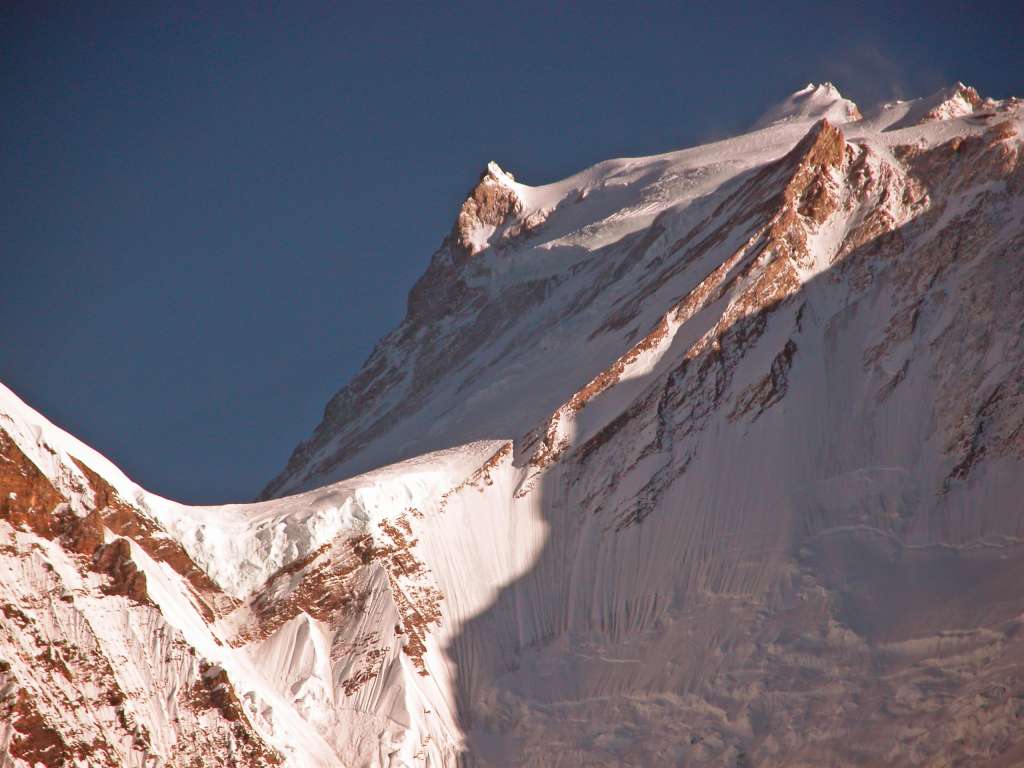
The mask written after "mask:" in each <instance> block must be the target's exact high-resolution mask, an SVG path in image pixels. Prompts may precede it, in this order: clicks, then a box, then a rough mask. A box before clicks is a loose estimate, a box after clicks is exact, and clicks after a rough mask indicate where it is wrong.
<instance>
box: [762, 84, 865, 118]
mask: <svg viewBox="0 0 1024 768" xmlns="http://www.w3.org/2000/svg"><path fill="white" fill-rule="evenodd" d="M823 117H827V118H829V119H830V120H831V121H832V122H833V123H849V122H852V121H855V120H860V119H861V114H860V110H859V109H858V108H857V105H856V104H854V103H853V102H852V101H850V100H849V99H846V98H843V95H842V94H841V93H840V92H839V89H838V88H836V86H835V85H833V84H832V83H830V82H824V83H820V84H819V83H808V84H807V85H805V86H804V87H803V88H801V89H800V90H799V91H796V92H795V93H792V94H790V95H789V97H787V98H786V99H785V100H783V101H782V102H780V103H779V104H776V105H775V106H774V107H772V108H771V109H769V110H768V111H767V112H765V113H764V114H763V115H762V116H761V118H760V119H759V120H758V121H757V122H756V123H755V124H754V127H755V128H768V127H770V126H773V125H778V124H780V123H791V122H802V121H805V120H818V119H821V118H823Z"/></svg>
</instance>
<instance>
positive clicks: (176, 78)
mask: <svg viewBox="0 0 1024 768" xmlns="http://www.w3.org/2000/svg"><path fill="white" fill-rule="evenodd" d="M86 6H89V7H86ZM413 6H414V4H412V3H405V4H400V5H387V4H383V3H366V4H359V5H356V4H348V3H330V4H326V3H325V4H319V3H309V2H294V3H273V4H272V3H245V4H237V5H234V4H232V3H230V2H218V3H210V2H203V3H196V4H192V3H189V2H174V3H167V2H159V3H144V2H132V3H121V4H118V3H103V2H94V3H77V2H73V3H63V4H62V3H49V2H43V1H42V0H32V1H31V2H27V3H17V2H6V3H4V4H3V8H2V9H0V36H2V39H0V61H2V63H0V96H2V99H3V102H2V109H3V115H2V119H0V180H2V181H0V183H2V185H3V193H4V194H3V201H2V202H3V205H2V206H0V236H2V240H0V260H2V261H0V264H2V273H0V274H2V281H0V290H2V294H0V380H3V381H4V382H5V383H6V384H7V385H8V386H10V387H11V388H13V389H14V390H15V392H17V393H18V394H19V395H21V396H22V397H23V398H24V399H26V400H27V401H28V402H29V404H31V405H32V406H34V407H36V408H37V409H39V410H40V411H42V412H43V413H44V414H45V415H47V416H48V417H49V418H50V419H51V420H53V421H55V422H56V423H57V424H59V425H61V426H63V427H64V428H66V429H68V430H69V431H71V432H72V433H74V434H75V435H76V436H78V437H79V438H81V439H83V440H85V441H86V442H88V443H90V444H92V445H93V446H94V447H96V448H97V449H99V450H100V451H101V452H103V453H104V454H106V455H107V456H108V457H110V458H111V459H112V460H113V461H115V462H116V463H118V464H119V465H120V466H121V467H122V468H123V469H124V470H125V471H126V472H128V474H129V475H131V476H132V477H134V478H135V479H136V480H137V481H139V482H140V483H142V484H143V485H145V486H146V487H148V488H150V489H151V490H154V491H156V492H158V493H162V494H164V495H168V496H171V497H173V498H177V499H181V500H184V501H192V502H211V503H212V502H217V501H223V500H229V499H232V500H243V499H248V498H251V497H253V496H254V495H255V494H256V493H258V491H259V490H260V489H261V488H262V486H263V484H264V483H265V482H266V481H267V480H269V479H270V478H271V477H272V476H273V475H274V474H275V473H276V472H277V471H278V470H279V469H280V467H281V466H282V465H283V464H284V462H285V460H286V459H287V457H288V455H289V453H290V452H291V450H292V448H293V447H294V446H295V444H296V443H297V442H298V441H299V440H300V439H302V438H303V437H305V436H306V435H308V434H309V432H310V431H311V430H312V428H313V426H314V425H315V424H316V423H317V421H318V420H319V417H320V414H321V412H322V408H323V406H324V404H325V403H326V401H327V399H328V397H329V396H330V395H331V394H333V393H334V392H335V391H337V390H338V389H339V388H340V387H341V386H342V384H344V382H345V381H346V380H347V379H348V377H350V376H351V375H352V374H353V373H354V372H355V371H356V370H357V369H358V367H359V365H360V364H361V363H362V361H363V360H364V359H365V358H366V356H367V355H368V354H369V352H370V350H371V348H372V347H373V344H374V342H375V341H376V340H377V339H378V338H379V337H380V336H382V335H383V334H384V333H386V332H387V331H388V330H389V329H390V328H392V327H393V326H394V325H396V324H397V323H398V321H399V320H400V319H401V316H402V314H403V313H404V308H405V297H406V294H407V292H408V289H409V287H410V286H411V285H412V283H413V281H414V280H415V279H416V278H417V277H418V276H419V274H420V273H422V271H423V270H424V269H425V268H426V265H427V263H428V261H429V258H430V254H431V253H432V251H433V250H434V248H435V247H436V246H437V244H438V243H439V242H440V240H441V238H442V237H443V236H444V234H445V233H446V232H447V231H448V230H449V228H450V227H451V224H452V222H453V220H454V217H455V213H456V210H457V208H458V205H459V204H460V202H461V200H462V198H463V197H464V195H465V193H466V191H467V190H468V189H469V188H470V187H471V186H472V184H473V183H474V182H475V180H476V178H477V176H478V174H479V173H480V171H481V170H482V169H483V167H484V165H485V163H486V162H487V161H488V160H492V159H493V160H496V161H498V163H499V164H501V165H502V167H504V168H505V169H506V170H510V171H512V172H513V173H515V175H516V177H517V178H518V179H520V180H521V181H524V182H526V183H528V184H538V183H544V182H548V181H552V180H555V179H558V178H561V177H564V176H566V175H568V174H570V173H572V172H575V171H577V170H579V169H581V168H583V167H586V166H588V165H590V164H592V163H594V162H597V161H599V160H602V159H606V158H609V157H616V156H624V155H643V154H651V153H655V152H664V151H668V150H671V149H676V148H680V147H683V146H687V145H691V144H694V143H699V142H701V141H705V140H708V139H711V138H715V137H718V136H721V135H725V134H729V133H734V132H737V131H739V130H742V129H743V128H745V127H747V126H748V125H749V124H750V123H751V122H752V121H753V120H754V119H756V117H757V116H758V115H759V114H760V113H761V112H762V111H763V110H764V109H765V108H766V107H767V106H768V105H770V104H771V103H774V102H776V101H778V100H780V99H782V98H784V97H785V96H786V95H787V94H789V93H790V92H792V91H794V90H797V89H798V88H800V87H802V86H803V85H804V84H805V83H807V82H808V81H812V80H813V81H821V80H831V81H833V82H834V83H836V85H837V86H838V87H839V89H840V90H841V91H842V92H843V93H844V95H846V96H848V97H850V98H853V99H854V100H855V101H857V102H858V103H859V104H860V106H861V107H862V108H865V107H867V106H869V105H870V104H871V103H872V102H874V101H877V100H880V99H882V98H888V97H893V96H898V95H905V96H916V95H924V94H925V93H928V92H930V91H933V90H935V89H937V88H939V87H940V86H943V85H946V84H949V83H951V82H953V81H955V80H963V81H964V82H967V83H969V84H972V85H975V86H976V87H978V89H979V90H980V91H981V92H982V94H983V95H992V96H996V97H1003V96H1008V95H1021V96H1024V3H1022V2H1019V1H1018V2H1006V3H971V4H948V3H941V2H929V3H889V2H886V3H879V4H874V5H871V6H869V5H865V4H863V3H856V2H846V3H843V4H842V5H838V4H834V3H822V2H815V3H806V4H804V3H779V2H773V3H749V4H745V5H736V4H731V3H726V2H713V3H681V2H675V3H667V2H666V3H649V4H648V3H623V2H617V3H597V2H593V3H587V4H585V5H584V4H581V5H580V7H581V8H584V7H585V10H566V8H567V6H564V5H557V4H555V3H551V2H548V3H536V4H534V3H530V2H517V3H501V4H498V3H487V2H477V3H473V4H465V5H447V6H446V7H445V9H443V10H442V9H440V8H429V7H428V4H422V5H421V4H416V7H415V9H414V7H413Z"/></svg>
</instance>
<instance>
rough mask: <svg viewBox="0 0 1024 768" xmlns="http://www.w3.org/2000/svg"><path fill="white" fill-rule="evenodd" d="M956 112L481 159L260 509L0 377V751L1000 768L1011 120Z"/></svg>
mask: <svg viewBox="0 0 1024 768" xmlns="http://www.w3.org/2000/svg"><path fill="white" fill-rule="evenodd" d="M833 90H835V89H834V88H829V87H826V86H821V87H819V88H812V89H810V90H807V89H805V91H807V93H806V94H805V98H803V99H801V100H799V104H800V105H806V104H807V103H808V102H813V103H817V102H818V101H828V103H829V105H831V106H834V105H835V103H836V102H835V98H836V96H837V94H838V92H837V91H836V94H832V93H831V91H833ZM800 93H803V92H800ZM815 94H817V95H815ZM797 95H799V93H798V94H797ZM819 97H821V98H820V99H819ZM954 97H955V98H957V99H960V98H964V99H966V97H963V96H962V94H961V95H956V94H954ZM979 99H980V97H979ZM829 100H831V101H829ZM946 100H948V99H943V100H940V102H937V103H933V102H932V101H928V100H919V101H917V102H903V103H899V104H894V105H889V106H888V107H886V108H884V109H882V110H881V111H880V112H879V113H877V114H871V115H870V116H869V117H868V118H866V119H859V120H854V121H847V120H843V121H840V120H834V119H833V117H832V116H831V115H818V114H813V115H812V114H811V113H810V112H801V111H800V110H797V112H796V113H794V114H789V115H787V116H784V118H782V119H780V120H779V121H775V122H774V124H772V125H769V126H767V127H764V128H762V129H759V130H757V131H754V132H752V133H750V134H746V135H743V136H739V137H736V138H734V139H729V140H727V141H722V142H717V143H715V144H711V145H707V146H704V147H697V148H693V149H688V150H682V151H679V152H673V153H669V154H666V155H659V156H655V157H649V158H624V159H618V160H610V161H606V162H604V163H600V164H598V165H597V166H594V167H593V168H590V169H586V170H585V171H582V172H581V173H579V174H576V175H574V176H572V177H570V178H569V179H566V180H563V181H561V182H556V183H554V184H551V185H546V186H543V187H530V186H528V185H525V184H521V183H520V182H518V181H516V180H515V179H513V178H512V177H511V176H510V175H509V174H506V173H504V172H503V171H502V170H501V169H500V168H498V167H497V166H496V165H490V166H489V167H488V168H487V170H486V171H485V172H484V174H483V175H482V176H481V179H480V181H479V183H478V184H477V185H476V186H475V187H474V189H473V190H472V191H471V192H470V194H469V196H468V197H467V199H466V201H465V203H464V204H463V206H462V207H461V209H460V211H459V213H458V216H457V218H456V223H455V226H454V227H453V230H452V232H451V233H450V234H449V236H448V237H446V238H445V241H444V242H443V243H442V245H441V247H440V248H439V249H438V251H437V252H436V253H435V254H434V257H433V259H432V262H431V266H430V268H429V269H428V272H427V275H425V276H424V278H423V279H422V280H421V281H420V283H418V284H417V287H416V288H414V290H413V293H412V294H411V295H410V306H409V313H408V316H407V318H406V319H405V320H404V321H403V323H402V324H401V325H400V326H399V328H397V329H396V330H395V331H394V332H392V333H391V334H389V335H388V336H387V337H385V339H383V340H382V341H381V342H380V344H378V346H377V348H376V349H375V351H374V353H373V355H372V356H371V357H370V359H369V360H368V361H367V363H366V365H365V366H364V369H363V370H362V371H361V372H360V373H359V374H358V375H357V376H356V377H355V379H354V380H353V381H352V382H351V383H350V384H349V385H348V386H347V387H346V388H345V389H344V390H342V392H340V393H339V394H338V395H337V396H336V397H335V398H333V399H332V401H331V403H330V404H329V405H328V408H327V411H326V413H325V418H324V422H323V423H322V424H321V425H320V426H319V427H318V429H317V431H316V433H315V434H314V436H313V437H312V438H311V439H310V440H309V441H307V442H306V443H305V444H303V445H302V446H300V447H299V448H298V449H297V450H296V453H295V455H294V456H293V457H292V460H291V461H290V462H289V466H288V467H287V468H286V470H285V471H284V472H283V473H282V475H281V476H280V477H279V478H277V479H276V480H275V481H274V483H272V484H271V486H269V488H268V492H267V494H266V495H267V497H268V498H267V499H266V500H265V501H262V502H259V503H255V504H236V505H225V506H222V507H210V508H197V507H188V506H185V505H180V504H176V503H174V502H172V501H169V500H166V499H161V498H159V497H156V496H154V495H152V494H149V493H147V492H146V491H145V490H144V489H142V488H140V487H139V486H137V485H136V484H134V483H133V482H132V481H131V480H130V479H128V478H126V477H125V476H124V475H123V474H122V473H120V471H119V470H118V469H117V468H116V467H115V466H113V465H112V464H111V463H110V462H109V461H107V460H106V459H104V458H103V457H102V456H100V455H99V454H98V453H96V452H95V451H92V450H91V449H89V448H88V447H87V446H84V445H82V444H81V443H80V442H78V441H77V440H75V439H74V438H72V437H70V436H68V435H67V434H65V433H64V432H62V431H61V430H60V429H58V428H57V427H55V426H54V425H52V424H50V423H49V422H47V421H46V420H45V419H44V418H43V417H42V416H40V415H39V414H36V413H35V412H34V411H32V410H31V409H30V408H28V407H27V406H26V405H25V404H24V403H22V402H21V401H20V400H18V399H17V398H16V397H15V396H14V395H13V394H12V393H10V392H9V391H8V390H6V389H2V388H0V430H2V431H0V454H2V455H0V483H2V485H0V491H2V493H0V595H2V596H3V597H2V598H0V659H2V661H3V664H0V690H2V691H4V693H2V694H0V708H2V709H0V711H2V712H4V717H3V718H0V749H2V750H4V751H3V754H4V755H5V757H4V758H3V760H4V761H7V762H0V766H2V768H8V765H12V766H18V768H22V766H28V765H33V763H34V762H37V761H38V762H43V763H44V764H50V765H56V764H60V761H61V760H64V761H65V762H67V761H69V760H70V759H72V758H74V759H78V760H79V762H80V763H84V764H85V765H90V766H91V765H104V764H124V765H139V766H142V765H146V766H152V765H158V766H179V765H182V766H184V765H193V764H198V765H221V764H227V763H231V762H234V763H236V764H240V765H265V764H272V763H274V762H275V761H276V762H283V763H286V764H289V765H293V766H342V765H344V766H349V765H372V766H427V765H429V766H433V767H434V768H437V766H456V765H460V764H465V763H466V762H467V761H473V762H475V763H477V764H480V765H485V766H486V765H551V764H552V763H554V762H556V761H558V763H559V764H562V765H575V764H585V765H607V766H612V765H662V764H678V763H685V764H701V765H736V764H738V763H741V762H743V763H747V762H749V763H751V764H755V765H767V766H782V765H786V766H789V765H818V764H822V763H824V762H829V761H832V762H841V763H843V764H869V765H870V764H877V765H882V764H892V763H894V762H895V763H901V764H906V765H935V764H956V763H965V764H966V763H970V762H984V761H988V762H993V761H999V760H1002V761H1003V762H1004V763H1006V762H1012V759H1013V755H1015V754H1018V752H1015V750H1018V751H1019V750H1020V749H1024V746H1022V745H1021V735H1020V730H1019V728H1018V727H1017V723H1018V716H1019V714H1020V709H1019V700H1020V697H1021V696H1024V688H1021V686H1020V680H1019V677H1020V675H1019V668H1020V661H1019V660H1020V659H1021V658H1024V633H1022V632H1021V631H1020V629H1021V626H1020V621H1021V620H1020V617H1021V616H1022V615H1024V598H1022V597H1021V595H1020V594H1019V590H1017V589H1015V588H1014V587H1013V585H1015V584H1019V583H1020V579H1021V578H1024V548H1022V545H1021V541H1024V516H1022V515H1021V514H1020V507H1019V502H1018V500H1019V499H1020V498H1021V497H1022V494H1024V485H1022V483H1024V479H1022V478H1024V471H1022V469H1024V438H1022V431H1021V429H1020V424H1021V422H1022V420H1024V392H1022V390H1021V386H1022V385H1021V382H1024V347H1022V345H1021V343H1020V339H1019V338H1018V334H1015V333H1010V332H1004V331H1002V330H1000V329H1013V328H1016V327H1017V325H1019V320H1020V317H1021V316H1022V315H1024V271H1022V270H1020V269H1019V261H1020V254H1021V253H1022V252H1024V162H1022V143H1021V142H1022V138H1021V137H1022V127H1024V126H1022V123H1024V119H1022V118H1024V115H1022V110H1021V105H1020V103H1019V102H1017V101H1014V100H1012V99H1011V100H1007V101H1005V102H991V101H989V100H985V99H981V100H980V101H979V102H978V104H977V105H975V106H973V107H972V109H971V110H970V111H969V112H963V113H960V112H959V111H958V110H953V111H948V110H945V111H944V110H939V111H937V112H936V110H935V107H936V106H937V105H938V104H940V103H944V101H946ZM968 101H970V100H969V99H968ZM984 104H989V106H981V105H984ZM831 106H829V108H831ZM815 108H817V107H815ZM843 108H844V109H845V107H843ZM801 109H802V106H801ZM954 112H956V114H954ZM932 113H934V114H932ZM929 114H931V116H930V117H929V118H928V119H927V120H924V119H923V117H925V116H926V115H929ZM846 116H847V117H849V113H848V112H846ZM288 494H293V495H288ZM964 584H970V585H972V588H971V590H969V591H968V590H965V589H963V585H964ZM1008 585H1009V586H1008ZM40 659H45V663H42V662H40ZM879 701H883V702H887V704H886V706H885V707H884V708H883V709H879V707H878V706H875V704H874V703H875V702H879ZM69 702H70V703H69ZM851 702H854V704H851ZM857 702H867V704H865V705H864V706H860V705H857V704H856V703H857ZM86 704H88V706H86ZM609 723H614V724H623V726H622V727H618V726H617V725H616V726H609ZM965 723H969V724H970V725H969V726H965V725H964V724H965ZM627 725H628V727H627ZM7 755H12V756H13V757H11V758H8V757H7Z"/></svg>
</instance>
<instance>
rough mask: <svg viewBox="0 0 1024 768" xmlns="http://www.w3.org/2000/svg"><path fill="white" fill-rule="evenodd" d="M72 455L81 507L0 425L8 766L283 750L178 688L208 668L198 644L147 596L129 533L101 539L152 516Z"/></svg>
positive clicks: (1, 633)
mask: <svg viewBox="0 0 1024 768" xmlns="http://www.w3.org/2000/svg"><path fill="white" fill-rule="evenodd" d="M37 447H39V448H40V449H41V450H42V451H43V452H44V454H48V455H51V456H56V455H57V452H56V451H55V450H54V449H53V448H51V447H50V446H48V445H47V444H45V443H41V444H39V445H38V446H37ZM68 464H69V465H70V466H64V467H62V468H61V474H60V475H59V477H60V478H61V480H63V481H64V482H65V483H67V484H68V487H70V488H74V489H77V490H78V491H81V492H83V493H86V485H89V486H91V490H92V498H91V499H90V501H89V503H88V509H89V511H88V512H86V513H85V514H81V515H80V514H78V513H76V512H75V511H73V510H72V508H71V507H72V504H71V500H70V499H69V497H68V496H66V495H65V494H64V493H63V492H62V491H61V490H59V489H58V488H57V487H56V485H55V483H54V479H56V478H51V477H48V476H47V475H46V474H45V473H44V472H43V471H42V469H41V468H40V467H39V465H38V464H36V463H35V461H33V460H32V459H30V458H29V457H28V456H27V455H26V454H25V452H24V451H23V450H22V449H21V448H20V447H19V445H18V441H17V440H16V439H15V438H14V437H12V435H11V434H10V433H9V432H8V431H7V430H5V429H2V428H0V595H2V597H0V765H2V766H4V768H8V766H37V765H44V766H47V768H51V767H53V768H56V767H58V766H67V767H68V768H70V766H72V765H75V766H79V765H87V766H115V765H116V766H122V765H123V766H135V765H137V766H144V765H152V764H153V763H154V761H157V762H158V763H159V764H161V765H168V766H189V767H190V768H191V767H192V766H201V765H210V766H213V765H223V764H226V763H227V762H233V763H234V764H240V765H253V766H255V765H260V766H262V765H268V764H274V763H276V762H279V759H278V757H277V754H276V752H275V750H273V749H272V748H269V747H268V746H267V745H266V744H265V743H264V741H263V740H262V738H261V737H259V736H257V735H256V734H255V733H254V732H253V729H252V726H251V725H250V724H249V722H248V720H246V719H244V718H241V717H235V718H226V717H223V716H222V714H216V715H210V714H204V713H203V711H202V709H196V708H195V707H194V706H193V702H192V700H191V699H190V698H189V697H188V695H187V692H186V690H185V689H184V688H183V687H181V686H183V685H184V686H187V684H188V681H189V680H200V679H201V670H200V669H199V668H198V667H197V666H196V660H195V650H194V649H193V648H191V647H190V646H189V645H188V643H186V642H185V641H184V640H183V638H182V637H181V635H180V633H178V632H177V631H176V630H175V629H174V628H172V627H171V626H169V625H168V624H167V623H166V621H165V620H164V617H163V616H162V614H161V611H160V609H159V608H158V606H157V605H156V604H155V603H154V602H153V601H152V600H151V599H150V596H149V593H148V591H147V578H146V574H145V573H143V572H142V571H141V570H140V568H139V567H138V565H137V563H136V562H135V559H134V558H133V554H132V549H131V545H130V543H129V541H128V540H127V539H125V538H119V537H118V538H113V539H112V540H110V541H109V542H108V543H104V539H105V537H106V536H107V532H108V531H109V530H110V529H109V526H108V525H105V523H110V522H111V521H115V520H116V519H121V520H123V519H125V518H126V517H128V516H134V517H136V518H138V519H139V520H144V519H145V516H144V514H143V513H142V512H140V510H138V509H135V508H134V507H132V506H131V505H129V504H127V503H126V502H124V501H123V500H122V499H120V497H119V496H118V495H117V493H116V491H114V490H113V488H111V487H110V485H109V483H107V482H106V481H105V480H103V479H102V478H100V476H99V475H97V474H96V473H95V472H92V471H91V470H88V468H87V467H85V465H84V464H82V463H81V462H77V464H76V463H74V462H68ZM76 469H78V470H80V471H81V472H82V473H84V474H79V475H77V477H76V476H75V475H74V474H73V472H74V470H76ZM58 482H59V481H58ZM146 525H147V527H148V532H149V537H150V539H152V537H153V536H156V537H158V538H159V537H160V536H164V537H166V534H165V533H163V532H162V531H160V530H159V526H157V525H156V524H155V523H153V522H147V523H146ZM140 540H144V537H140ZM168 544H170V541H169V539H168ZM175 546H177V545H175ZM178 550H180V547H178ZM182 555H183V556H184V553H183V552H182ZM185 557H187V556H185ZM189 562H190V563H191V561H189ZM191 567H192V568H193V569H194V568H195V565H194V563H191ZM196 570H197V571H198V569H196ZM200 573H201V571H200ZM218 591H219V590H218ZM149 641H152V642H153V643H155V646H154V647H152V648H149V647H146V645H145V644H146V643H148V642H149ZM139 644H143V645H139ZM141 681H147V682H146V684H145V686H144V687H141V688H140V686H139V683H140V682H141ZM221 685H222V687H223V688H224V689H225V690H228V691H230V681H228V680H226V679H225V680H222V681H221ZM154 713H159V714H158V715H157V716H154ZM172 719H173V721H174V724H173V725H171V722H170V721H171V720H172ZM229 721H230V722H229ZM154 731H156V733H154Z"/></svg>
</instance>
